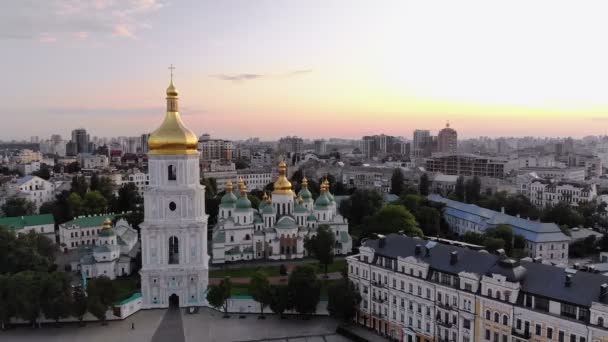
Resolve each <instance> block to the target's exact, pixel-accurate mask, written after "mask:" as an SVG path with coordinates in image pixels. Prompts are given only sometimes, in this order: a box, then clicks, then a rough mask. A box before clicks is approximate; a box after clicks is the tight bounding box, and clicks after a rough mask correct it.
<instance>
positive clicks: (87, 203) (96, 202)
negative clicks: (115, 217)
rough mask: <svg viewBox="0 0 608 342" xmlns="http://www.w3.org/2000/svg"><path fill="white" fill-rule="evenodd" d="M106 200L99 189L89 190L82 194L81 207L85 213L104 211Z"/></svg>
mask: <svg viewBox="0 0 608 342" xmlns="http://www.w3.org/2000/svg"><path fill="white" fill-rule="evenodd" d="M107 204H108V202H107V201H106V199H105V198H104V197H103V196H102V195H101V193H99V191H89V192H87V193H86V195H84V200H83V202H82V207H83V210H84V212H86V213H87V214H101V213H104V212H106V206H107Z"/></svg>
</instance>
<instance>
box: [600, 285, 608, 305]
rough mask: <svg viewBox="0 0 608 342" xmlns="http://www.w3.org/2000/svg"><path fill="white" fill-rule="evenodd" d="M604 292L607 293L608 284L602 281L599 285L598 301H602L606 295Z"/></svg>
mask: <svg viewBox="0 0 608 342" xmlns="http://www.w3.org/2000/svg"><path fill="white" fill-rule="evenodd" d="M606 294H608V284H606V283H603V284H602V285H600V301H602V302H603V300H604V299H605V297H606Z"/></svg>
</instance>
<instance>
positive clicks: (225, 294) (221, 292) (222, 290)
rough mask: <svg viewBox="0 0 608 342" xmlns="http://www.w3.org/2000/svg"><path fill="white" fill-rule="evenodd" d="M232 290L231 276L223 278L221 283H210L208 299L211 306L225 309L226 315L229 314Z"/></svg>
mask: <svg viewBox="0 0 608 342" xmlns="http://www.w3.org/2000/svg"><path fill="white" fill-rule="evenodd" d="M231 290H232V282H231V281H230V278H228V277H226V278H225V279H222V281H221V282H220V284H219V285H210V286H209V292H208V293H207V301H208V302H209V304H211V306H213V307H214V308H216V309H218V310H223V311H224V316H228V299H230V292H231Z"/></svg>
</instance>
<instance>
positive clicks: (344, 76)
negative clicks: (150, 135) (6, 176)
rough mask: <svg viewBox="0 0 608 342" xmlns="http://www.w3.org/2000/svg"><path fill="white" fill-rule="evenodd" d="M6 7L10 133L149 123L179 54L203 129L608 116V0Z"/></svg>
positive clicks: (307, 132)
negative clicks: (606, 41) (607, 82)
mask: <svg viewBox="0 0 608 342" xmlns="http://www.w3.org/2000/svg"><path fill="white" fill-rule="evenodd" d="M7 7H9V8H8V10H7V11H2V14H0V19H2V20H0V32H2V34H1V35H0V39H1V40H2V41H3V44H4V45H5V46H6V47H7V51H11V52H12V53H11V54H7V55H6V57H7V60H6V65H10V66H11V67H9V68H7V69H6V71H5V75H7V76H6V77H7V80H10V81H9V82H3V84H2V85H1V86H0V93H2V94H3V95H2V96H3V97H4V101H2V103H3V106H2V107H0V111H1V112H2V114H3V117H4V118H5V120H3V121H4V122H3V125H2V127H0V138H1V139H2V140H11V139H22V138H26V137H29V136H33V135H38V136H41V137H46V136H50V135H51V134H54V133H60V134H61V135H62V136H64V137H67V136H69V132H70V131H71V130H72V129H75V128H78V127H84V128H86V129H87V131H89V132H90V133H91V136H125V135H127V136H137V135H139V134H141V133H145V132H151V131H152V130H153V129H154V128H155V127H156V126H157V125H158V124H159V116H161V115H162V113H163V106H164V90H165V87H166V86H167V84H168V80H169V71H168V70H167V69H166V68H167V67H168V66H169V65H170V64H175V65H176V67H177V69H176V71H175V81H176V86H177V87H178V88H179V89H180V95H181V103H182V104H183V105H182V114H183V115H184V117H185V120H187V121H188V123H189V126H190V127H191V128H192V129H193V130H194V131H195V132H196V133H197V135H200V134H202V133H210V134H211V135H212V136H214V137H218V138H219V137H221V138H226V139H244V138H247V137H249V136H258V137H260V138H262V139H263V140H267V139H273V140H274V139H277V138H279V137H281V136H286V135H297V136H303V137H310V138H319V137H329V136H332V137H344V138H352V139H359V138H360V137H362V136H364V135H373V134H379V133H385V134H391V135H396V136H406V137H408V138H411V134H412V132H413V130H414V129H431V131H433V132H436V131H438V130H439V129H441V128H443V127H444V126H445V122H446V121H450V123H451V124H452V127H454V128H455V129H456V130H457V131H458V134H459V137H462V138H463V139H466V138H473V137H477V136H561V137H568V136H572V137H576V138H579V137H583V136H587V135H598V134H603V133H604V132H606V130H607V129H608V115H606V109H607V108H608V96H606V95H605V93H604V92H603V87H602V84H603V80H604V79H606V76H608V68H607V67H606V66H605V63H604V62H603V61H605V60H606V58H607V57H608V48H606V47H605V46H603V45H602V44H599V43H598V42H601V41H602V38H603V37H602V32H606V29H608V23H606V22H605V21H604V20H603V18H602V14H603V13H606V9H608V4H605V3H603V2H600V1H595V2H593V1H590V2H586V3H585V4H573V3H568V2H565V1H538V2H534V3H529V2H524V1H512V2H509V3H505V4H488V3H487V2H484V1H463V2H458V3H457V4H445V3H438V2H433V1H429V2H423V3H417V2H408V1H385V2H382V3H381V4H377V3H372V2H364V1H360V2H350V1H348V2H343V1H335V2H330V3H328V2H321V1H315V2H305V3H300V4H299V5H298V4H293V3H290V4H283V3H280V2H270V1H260V2H255V3H252V2H248V1H226V2H220V3H217V2H197V1H184V2H171V1H155V0H145V1H126V2H115V1H109V0H107V1H106V0H97V1H88V2H87V1H82V2H65V1H49V2H45V3H43V4H38V3H36V4H31V3H30V4H28V3H22V2H19V3H14V4H9V5H7ZM235 8H238V10H235ZM539 18H542V19H543V21H542V24H543V25H538V23H539V21H538V19H539ZM480 28H483V29H480ZM41 56H44V57H45V59H44V60H41V59H40V58H41ZM6 118H9V119H8V120H7V119H6ZM490 119H491V120H492V122H491V124H488V120H490ZM32 122H43V123H44V124H41V125H32ZM252 132H255V133H252Z"/></svg>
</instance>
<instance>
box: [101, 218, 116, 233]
mask: <svg viewBox="0 0 608 342" xmlns="http://www.w3.org/2000/svg"><path fill="white" fill-rule="evenodd" d="M114 235H116V233H115V232H114V229H112V220H110V218H109V217H106V219H105V220H104V221H103V226H102V227H101V231H100V232H99V236H103V237H108V236H114Z"/></svg>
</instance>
